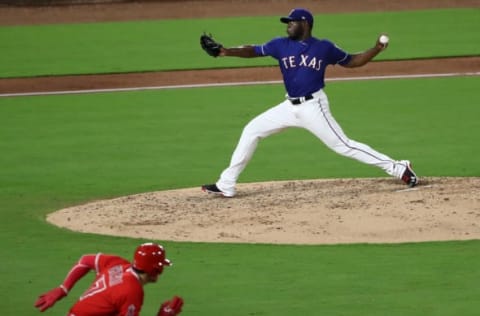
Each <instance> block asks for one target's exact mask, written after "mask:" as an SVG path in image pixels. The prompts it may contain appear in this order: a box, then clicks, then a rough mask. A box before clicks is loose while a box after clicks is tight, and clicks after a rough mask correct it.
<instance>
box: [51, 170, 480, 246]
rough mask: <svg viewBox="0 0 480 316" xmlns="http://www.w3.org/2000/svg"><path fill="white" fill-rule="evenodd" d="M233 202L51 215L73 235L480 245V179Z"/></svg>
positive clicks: (89, 207)
mask: <svg viewBox="0 0 480 316" xmlns="http://www.w3.org/2000/svg"><path fill="white" fill-rule="evenodd" d="M237 191H238V195H237V196H236V197H235V198H223V197H219V196H215V195H207V194H205V193H203V192H201V190H200V189H199V188H193V189H192V188H189V189H181V190H171V191H159V192H150V193H143V194H136V195H130V196H125V197H120V198H116V199H111V200H102V201H95V202H92V203H88V204H85V205H80V206H75V207H70V208H67V209H63V210H60V211H57V212H55V213H52V214H50V215H49V216H48V218H47V220H48V221H49V222H51V223H53V224H55V225H58V226H62V227H65V228H68V229H71V230H75V231H80V232H88V233H96V234H106V235H117V236H129V237H142V238H146V239H155V240H175V241H199V242H239V243H281V244H333V243H398V242H417V241H433V240H466V239H479V238H480V195H479V192H480V178H424V179H422V182H421V184H420V185H419V186H417V187H415V188H412V189H408V188H406V187H405V186H404V185H403V184H401V183H399V182H398V181H397V180H393V179H390V178H389V179H383V178H380V179H379V178H375V179H343V180H311V181H280V182H263V183H248V184H240V185H238V187H237Z"/></svg>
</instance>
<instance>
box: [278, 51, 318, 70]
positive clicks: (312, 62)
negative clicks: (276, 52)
mask: <svg viewBox="0 0 480 316" xmlns="http://www.w3.org/2000/svg"><path fill="white" fill-rule="evenodd" d="M281 60H282V62H283V66H284V67H285V69H288V68H295V67H309V68H312V69H314V70H316V71H319V70H320V69H321V65H322V60H321V59H319V60H318V61H317V58H316V57H315V56H314V57H312V58H310V57H309V56H308V55H304V54H300V62H298V60H297V56H288V57H283V58H282V59H281Z"/></svg>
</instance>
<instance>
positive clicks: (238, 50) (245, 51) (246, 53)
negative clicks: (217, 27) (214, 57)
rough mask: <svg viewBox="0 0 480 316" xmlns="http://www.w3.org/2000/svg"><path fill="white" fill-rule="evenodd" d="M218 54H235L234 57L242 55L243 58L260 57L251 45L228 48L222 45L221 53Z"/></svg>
mask: <svg viewBox="0 0 480 316" xmlns="http://www.w3.org/2000/svg"><path fill="white" fill-rule="evenodd" d="M218 56H223V57H224V56H234V57H242V58H253V57H259V55H257V53H256V52H255V49H254V47H253V46H251V45H245V46H240V47H231V48H226V47H222V48H221V49H220V55H218Z"/></svg>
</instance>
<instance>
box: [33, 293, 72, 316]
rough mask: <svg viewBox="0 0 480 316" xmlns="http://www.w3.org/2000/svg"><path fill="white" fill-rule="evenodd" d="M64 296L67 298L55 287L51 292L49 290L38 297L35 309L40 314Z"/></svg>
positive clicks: (65, 294)
mask: <svg viewBox="0 0 480 316" xmlns="http://www.w3.org/2000/svg"><path fill="white" fill-rule="evenodd" d="M65 296H67V292H66V291H65V290H64V289H62V288H61V287H56V288H54V289H53V290H50V291H48V292H47V293H44V294H42V295H40V296H39V297H38V299H37V301H36V302H35V307H36V308H38V309H39V310H40V311H41V312H44V311H46V310H47V309H48V308H50V307H52V306H53V304H55V303H56V302H57V301H59V300H61V299H62V298H64V297H65Z"/></svg>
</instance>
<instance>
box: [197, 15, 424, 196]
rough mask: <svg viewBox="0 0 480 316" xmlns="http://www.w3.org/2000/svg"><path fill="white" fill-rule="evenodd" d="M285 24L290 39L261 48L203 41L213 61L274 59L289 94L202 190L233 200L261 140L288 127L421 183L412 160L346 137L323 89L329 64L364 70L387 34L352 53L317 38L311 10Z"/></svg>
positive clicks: (249, 130)
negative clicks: (390, 154)
mask: <svg viewBox="0 0 480 316" xmlns="http://www.w3.org/2000/svg"><path fill="white" fill-rule="evenodd" d="M280 21H281V22H283V23H286V24H287V35H288V36H286V37H278V38H274V39H272V40H270V41H269V42H267V43H265V44H262V45H246V46H240V47H233V48H226V47H224V46H223V45H222V44H220V43H218V42H216V41H215V40H214V39H213V38H212V37H211V36H209V35H207V34H204V35H202V36H201V37H200V44H201V46H202V48H203V49H204V50H205V51H206V52H207V53H208V54H209V55H210V56H213V57H224V56H235V57H243V58H253V57H264V56H271V57H273V58H275V59H276V60H277V61H278V66H279V67H280V70H281V72H282V76H283V82H284V85H285V89H286V92H287V94H286V99H285V100H283V101H282V102H280V103H279V104H278V105H276V106H274V107H272V108H270V109H269V110H267V111H266V112H264V113H262V114H260V115H258V116H257V117H255V118H254V119H253V120H251V121H250V122H249V123H248V124H247V125H246V126H245V128H244V130H243V132H242V135H241V136H240V140H239V142H238V144H237V147H236V149H235V151H234V152H233V155H232V158H231V161H230V165H229V166H228V167H227V168H226V169H225V170H224V171H223V172H222V173H221V175H220V178H219V179H218V181H217V182H216V183H214V184H206V185H203V186H202V190H203V191H205V192H208V193H215V194H220V195H223V196H225V197H233V196H234V195H235V193H236V192H235V185H236V183H237V179H238V177H239V175H240V173H241V172H242V171H243V169H244V168H245V167H246V166H247V164H248V162H249V161H250V159H251V158H252V156H253V153H254V151H255V149H256V147H257V144H258V142H259V140H261V139H262V138H265V137H268V136H270V135H272V134H275V133H279V132H281V131H282V130H284V129H286V128H289V127H301V128H304V129H306V130H308V131H310V132H311V133H312V134H313V135H315V136H316V137H318V138H319V139H320V140H321V141H322V142H323V143H324V144H325V145H326V146H328V147H329V148H330V149H332V150H334V151H335V152H336V153H338V154H340V155H343V156H346V157H349V158H353V159H356V160H358V161H360V162H363V163H365V164H369V165H372V166H376V167H379V168H381V169H383V170H384V171H385V172H386V173H387V174H389V175H391V176H393V177H396V178H399V179H401V180H403V181H404V182H405V183H406V184H407V185H408V186H410V187H413V186H415V185H416V184H417V183H418V178H417V176H416V174H415V173H414V171H413V169H412V167H411V164H410V161H408V160H394V159H392V158H390V157H389V156H387V155H385V154H382V153H380V152H378V151H376V150H374V149H372V148H371V147H369V146H368V145H366V144H362V143H360V142H357V141H354V140H351V139H349V138H348V137H347V135H346V134H345V133H344V132H343V130H342V128H341V127H340V125H339V124H338V123H337V121H336V120H335V118H334V117H333V116H332V113H331V112H330V105H329V101H328V98H327V95H326V94H325V91H324V89H323V88H324V87H325V82H324V77H325V70H326V68H327V66H328V65H337V64H338V65H340V66H343V67H348V68H354V67H361V66H363V65H365V64H367V63H368V62H369V61H371V60H372V59H373V58H374V57H375V56H377V55H378V54H379V53H380V52H382V51H383V50H385V49H386V48H387V46H388V37H387V36H386V35H384V34H382V35H381V36H379V37H378V38H377V40H376V42H375V45H374V46H373V47H372V48H370V49H367V50H365V51H363V52H360V53H355V54H351V53H348V52H345V51H344V50H342V49H341V48H339V47H338V46H336V45H335V44H334V43H332V42H331V41H329V40H327V39H318V38H315V37H313V36H312V28H313V25H314V19H313V16H312V14H311V13H310V12H309V11H308V10H306V9H303V8H297V9H293V10H292V11H291V12H290V14H289V15H288V16H286V17H282V18H280Z"/></svg>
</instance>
